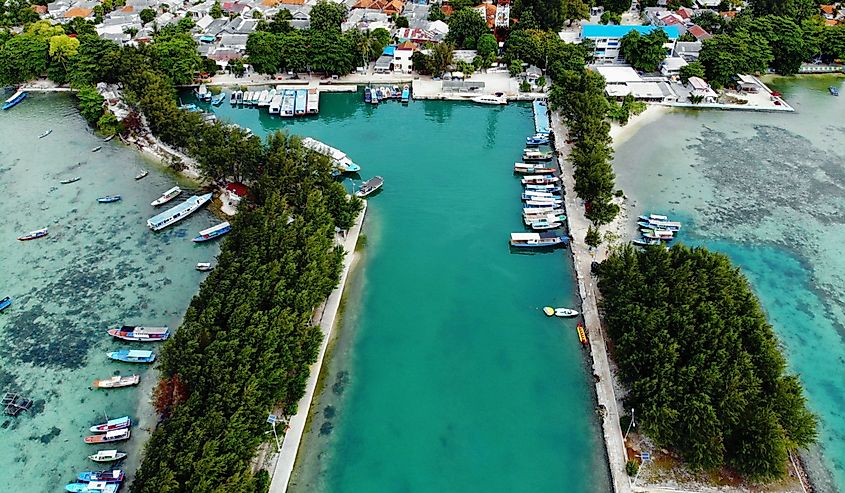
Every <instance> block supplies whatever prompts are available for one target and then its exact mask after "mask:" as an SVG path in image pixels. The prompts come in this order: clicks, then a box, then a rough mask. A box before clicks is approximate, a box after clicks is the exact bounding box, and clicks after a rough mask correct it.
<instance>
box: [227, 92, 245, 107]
mask: <svg viewBox="0 0 845 493" xmlns="http://www.w3.org/2000/svg"><path fill="white" fill-rule="evenodd" d="M243 98H244V92H243V91H241V90H238V91H235V92H233V93H232V101H230V103H231V104H233V105H234V104H241V102H242V101H243Z"/></svg>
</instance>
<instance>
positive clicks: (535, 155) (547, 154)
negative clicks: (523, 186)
mask: <svg viewBox="0 0 845 493" xmlns="http://www.w3.org/2000/svg"><path fill="white" fill-rule="evenodd" d="M552 157H554V153H552V151H540V150H538V149H532V148H529V149H525V150H524V151H522V160H523V161H551V160H552Z"/></svg>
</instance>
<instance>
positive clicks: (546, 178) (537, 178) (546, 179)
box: [522, 175, 560, 185]
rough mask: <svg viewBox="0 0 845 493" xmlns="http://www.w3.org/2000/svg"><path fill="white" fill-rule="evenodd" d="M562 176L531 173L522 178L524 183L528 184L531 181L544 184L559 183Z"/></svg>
mask: <svg viewBox="0 0 845 493" xmlns="http://www.w3.org/2000/svg"><path fill="white" fill-rule="evenodd" d="M559 181H560V178H558V177H557V176H554V175H529V176H526V177H524V178H523V179H522V184H523V185H528V184H531V183H536V184H543V183H558V182H559Z"/></svg>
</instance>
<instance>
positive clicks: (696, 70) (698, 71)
mask: <svg viewBox="0 0 845 493" xmlns="http://www.w3.org/2000/svg"><path fill="white" fill-rule="evenodd" d="M678 76H679V77H680V78H681V82H683V83H684V84H686V83H687V82H688V81H689V78H690V77H700V78H704V65H702V64H701V62H699V61H698V60H696V61H694V62H690V63H688V64H686V65H684V66H683V67H681V69H680V70H679V71H678Z"/></svg>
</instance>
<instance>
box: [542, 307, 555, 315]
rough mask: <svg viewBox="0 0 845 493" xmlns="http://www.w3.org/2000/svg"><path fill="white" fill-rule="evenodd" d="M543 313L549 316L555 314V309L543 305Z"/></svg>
mask: <svg viewBox="0 0 845 493" xmlns="http://www.w3.org/2000/svg"><path fill="white" fill-rule="evenodd" d="M543 313H545V314H546V316H547V317H551V316H553V315H554V314H555V309H554V308H552V307H550V306H544V307H543Z"/></svg>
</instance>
